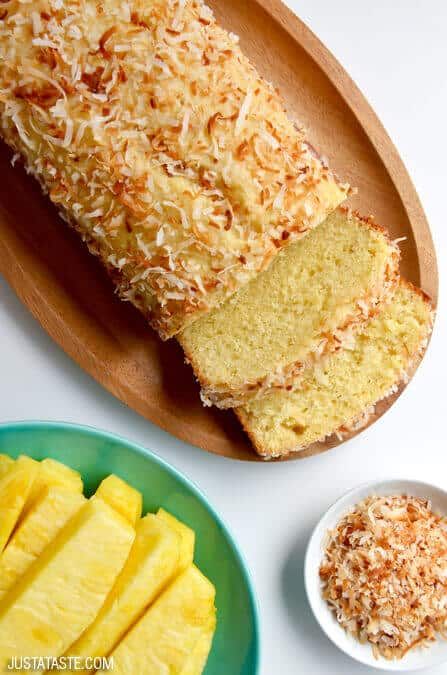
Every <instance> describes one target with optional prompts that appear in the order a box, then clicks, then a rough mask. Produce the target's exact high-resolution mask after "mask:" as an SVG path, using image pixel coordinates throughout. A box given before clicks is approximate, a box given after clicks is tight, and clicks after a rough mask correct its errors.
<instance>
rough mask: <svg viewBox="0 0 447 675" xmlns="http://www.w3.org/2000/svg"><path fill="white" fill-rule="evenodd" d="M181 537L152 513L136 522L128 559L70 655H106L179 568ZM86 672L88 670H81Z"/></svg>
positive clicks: (69, 651)
mask: <svg viewBox="0 0 447 675" xmlns="http://www.w3.org/2000/svg"><path fill="white" fill-rule="evenodd" d="M179 552H180V537H179V536H178V534H177V533H176V532H175V531H174V530H173V529H172V528H171V527H170V526H169V525H167V524H166V523H164V522H162V520H160V519H159V518H157V517H156V516H154V515H153V514H148V515H147V516H146V517H145V518H143V519H142V520H140V521H139V523H138V525H137V528H136V537H135V541H134V544H133V546H132V549H131V551H130V554H129V557H128V559H127V562H126V564H125V566H124V568H123V570H122V572H121V574H120V575H119V577H118V579H117V581H116V583H115V586H114V587H113V589H112V591H111V592H110V594H109V595H108V597H107V600H106V601H105V603H104V605H103V606H102V608H101V610H100V612H99V614H98V616H97V617H96V619H95V621H94V623H93V624H92V625H91V626H90V627H89V628H88V629H87V630H86V631H85V632H84V633H83V634H82V635H81V637H80V638H79V640H78V641H77V642H76V643H75V644H74V645H73V646H72V647H70V649H69V650H68V653H69V655H70V656H82V657H87V656H106V655H107V654H109V653H110V652H111V651H112V649H113V648H114V647H115V645H116V644H117V643H118V642H119V640H120V639H121V638H122V637H123V635H124V634H125V633H126V632H127V631H128V629H129V628H130V627H131V626H132V625H133V624H134V623H135V621H137V620H138V619H139V618H140V616H141V615H142V614H143V612H144V610H145V609H146V608H147V607H148V606H149V605H150V604H151V603H152V602H153V600H154V599H155V597H156V596H157V595H158V594H159V593H160V591H161V590H162V589H163V588H164V587H165V586H166V585H167V584H168V582H169V581H170V580H171V579H172V577H173V575H174V574H175V573H176V572H177V571H178V562H179ZM84 672H87V671H84Z"/></svg>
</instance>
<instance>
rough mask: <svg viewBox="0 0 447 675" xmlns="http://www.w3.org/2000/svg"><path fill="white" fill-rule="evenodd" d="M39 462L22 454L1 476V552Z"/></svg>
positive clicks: (25, 498) (29, 489)
mask: <svg viewBox="0 0 447 675" xmlns="http://www.w3.org/2000/svg"><path fill="white" fill-rule="evenodd" d="M38 466H39V464H38V462H35V461H34V460H33V459H31V458H30V457H25V456H24V455H21V456H20V457H19V458H18V460H17V461H16V462H14V464H13V465H12V467H11V468H10V469H9V471H6V473H5V474H4V476H3V477H2V478H0V553H1V552H2V551H3V549H4V548H5V546H6V544H7V543H8V539H9V537H10V536H11V534H12V532H13V530H14V528H15V526H16V524H17V521H18V519H19V517H20V514H21V513H22V510H23V507H24V506H25V504H26V501H27V499H28V497H29V494H30V492H31V488H32V485H33V482H34V479H35V477H36V475H37V470H38Z"/></svg>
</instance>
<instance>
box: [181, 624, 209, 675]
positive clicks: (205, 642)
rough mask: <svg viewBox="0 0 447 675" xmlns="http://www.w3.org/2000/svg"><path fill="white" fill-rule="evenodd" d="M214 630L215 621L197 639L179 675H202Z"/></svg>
mask: <svg viewBox="0 0 447 675" xmlns="http://www.w3.org/2000/svg"><path fill="white" fill-rule="evenodd" d="M215 629H216V621H214V624H213V625H212V626H210V627H209V628H207V630H205V631H204V632H203V635H202V636H201V637H200V638H199V641H198V642H197V644H196V646H195V647H194V649H193V651H192V652H191V654H190V656H189V658H188V660H187V662H186V664H185V667H184V668H183V669H182V671H181V675H202V673H203V671H204V670H205V666H206V662H207V661H208V656H209V653H210V651H211V645H212V644H213V637H214V631H215Z"/></svg>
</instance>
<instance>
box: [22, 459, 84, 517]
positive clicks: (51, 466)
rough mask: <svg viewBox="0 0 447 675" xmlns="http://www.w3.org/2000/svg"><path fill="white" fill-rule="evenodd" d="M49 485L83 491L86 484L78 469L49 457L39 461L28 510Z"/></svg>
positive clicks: (27, 506)
mask: <svg viewBox="0 0 447 675" xmlns="http://www.w3.org/2000/svg"><path fill="white" fill-rule="evenodd" d="M49 487H60V488H65V489H67V490H70V492H79V493H80V492H82V491H83V489H84V485H83V482H82V478H81V476H80V475H79V473H78V472H77V471H75V470H74V469H71V468H70V467H69V466H66V465H65V464H62V463H61V462H58V461H56V460H55V459H51V458H50V457H47V458H46V459H43V460H42V461H41V462H39V470H38V473H37V476H36V480H35V481H34V483H33V487H32V490H31V494H30V496H29V499H28V502H27V505H26V510H27V511H28V510H29V509H30V508H32V505H33V504H34V502H35V501H36V500H37V499H38V498H39V497H40V495H41V493H42V491H43V490H45V489H46V488H49Z"/></svg>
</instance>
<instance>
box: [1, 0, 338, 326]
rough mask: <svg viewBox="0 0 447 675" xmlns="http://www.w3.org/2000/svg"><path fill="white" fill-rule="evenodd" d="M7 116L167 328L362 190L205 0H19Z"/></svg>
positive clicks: (7, 53) (4, 122)
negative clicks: (324, 156)
mask: <svg viewBox="0 0 447 675" xmlns="http://www.w3.org/2000/svg"><path fill="white" fill-rule="evenodd" d="M0 124H1V132H2V135H3V136H4V138H5V140H6V141H7V142H8V143H9V144H10V145H11V146H12V147H13V149H14V150H16V151H18V152H20V153H21V154H23V155H24V158H25V162H26V165H27V169H28V171H29V172H30V173H32V174H34V175H35V176H36V177H38V179H39V180H40V182H41V183H42V184H43V186H44V187H45V189H46V190H47V192H48V193H49V195H50V197H51V199H52V200H53V201H54V202H55V203H56V204H57V205H58V208H59V209H60V211H61V212H62V213H64V214H65V217H66V218H67V220H69V221H70V222H71V223H72V224H73V225H74V226H75V227H76V229H78V231H79V232H80V233H81V235H82V237H83V238H84V239H85V240H86V241H87V243H88V245H89V247H90V249H91V250H92V251H93V252H94V253H96V254H97V255H99V256H100V257H101V259H102V260H103V261H104V262H105V264H106V265H107V266H108V268H109V270H110V271H111V273H112V274H113V277H114V279H115V281H116V284H117V287H118V291H119V293H120V295H121V296H122V297H123V298H125V299H128V300H131V301H132V302H134V303H135V304H136V305H137V306H139V307H140V308H141V309H142V310H143V311H144V312H145V313H146V314H147V315H148V316H149V318H150V320H151V323H152V325H153V326H154V327H155V328H157V329H158V330H159V332H160V333H161V334H162V336H163V337H168V336H170V335H172V334H174V333H175V332H177V331H178V330H179V329H180V328H182V327H183V326H184V325H185V324H186V323H188V322H189V321H190V320H191V317H193V316H194V315H197V314H199V313H200V312H203V311H206V310H207V309H209V308H210V307H211V306H213V305H215V304H218V303H219V302H221V301H223V300H224V299H225V298H226V297H228V295H230V294H232V293H233V292H234V291H235V290H237V288H238V287H240V286H241V285H243V284H245V283H246V282H247V281H249V280H250V278H252V277H253V276H254V275H255V274H256V273H257V272H258V271H260V270H262V269H264V268H265V267H266V266H267V265H268V264H269V262H270V261H271V259H272V258H273V256H274V255H276V253H277V252H278V250H279V249H280V248H281V247H282V246H284V245H286V244H288V243H290V242H291V241H293V240H295V239H297V238H299V237H300V236H302V235H303V234H304V233H305V232H306V231H307V230H309V228H311V227H313V226H314V225H316V224H318V223H319V222H320V221H321V220H322V219H323V218H324V217H325V215H326V214H327V213H328V212H329V211H331V210H332V209H333V208H334V207H335V206H336V205H337V204H338V203H339V202H340V201H342V199H343V198H344V197H345V196H346V193H347V191H348V188H347V186H340V185H338V183H337V182H336V181H335V179H334V178H333V176H332V175H331V174H330V172H329V170H328V168H327V167H326V166H324V165H323V164H322V162H321V161H320V159H319V158H318V157H317V156H316V155H315V154H314V153H313V152H311V150H310V149H309V147H308V145H307V144H306V143H305V141H304V134H303V132H302V131H301V130H297V129H296V128H295V126H294V125H293V123H292V122H291V121H290V120H289V119H288V118H287V116H286V114H285V112H284V109H283V103H282V101H281V99H280V97H279V96H278V94H277V93H276V92H275V90H274V88H273V87H272V86H271V85H270V84H268V83H266V82H265V81H264V80H263V79H262V78H260V77H259V75H258V74H257V72H256V70H255V69H254V68H253V67H252V66H251V65H250V63H249V62H248V60H247V59H246V58H245V57H244V56H243V54H242V53H241V51H240V49H239V47H238V45H237V40H236V39H235V37H234V36H232V35H229V34H228V33H227V32H226V31H224V30H223V29H221V28H220V27H219V26H218V25H217V24H216V22H215V20H214V17H213V15H212V12H211V10H210V9H209V8H208V7H206V5H204V4H203V2H201V0H153V1H152V2H150V3H147V2H145V0H130V1H128V2H122V1H121V0H105V2H103V3H100V2H97V0H63V1H62V0H33V2H20V1H19V0H10V1H9V2H8V3H7V14H6V16H5V17H4V18H3V20H2V21H1V22H0ZM173 204H174V205H173ZM92 214H96V215H92ZM118 260H119V261H120V264H119V265H116V264H115V261H118Z"/></svg>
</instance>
